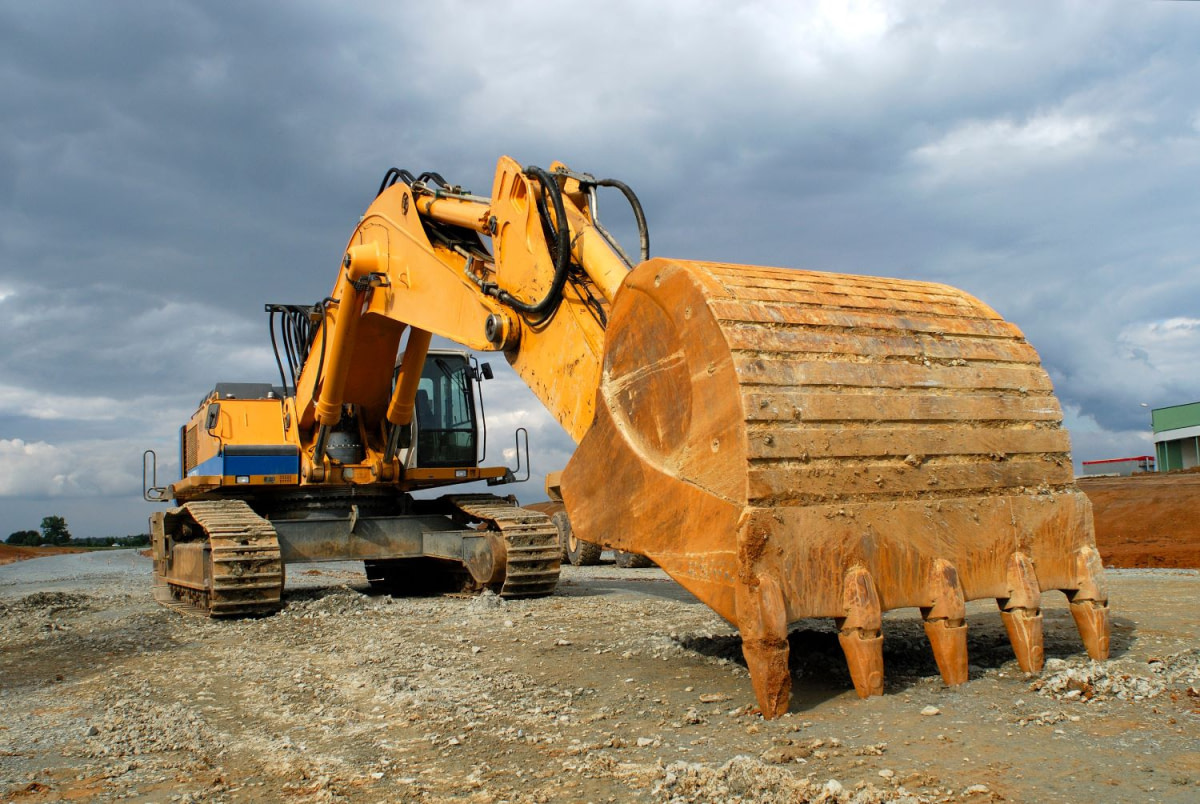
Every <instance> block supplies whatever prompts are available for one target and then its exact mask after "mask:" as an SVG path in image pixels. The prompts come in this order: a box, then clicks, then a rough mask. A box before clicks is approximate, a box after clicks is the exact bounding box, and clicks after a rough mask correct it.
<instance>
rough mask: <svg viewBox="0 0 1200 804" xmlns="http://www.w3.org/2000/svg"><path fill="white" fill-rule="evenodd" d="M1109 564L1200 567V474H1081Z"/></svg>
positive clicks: (1097, 541)
mask: <svg viewBox="0 0 1200 804" xmlns="http://www.w3.org/2000/svg"><path fill="white" fill-rule="evenodd" d="M1079 488H1080V489H1082V490H1083V492H1084V493H1085V494H1087V496H1088V499H1090V500H1091V501H1092V506H1093V508H1094V510H1095V516H1096V546H1097V547H1098V548H1099V549H1100V556H1101V557H1102V558H1103V559H1104V564H1105V566H1113V567H1163V568H1185V569H1195V568H1200V518H1198V517H1197V516H1196V512H1197V511H1200V474H1197V473H1195V472H1172V473H1170V474H1140V475H1133V476H1132V477H1097V478H1080V481H1079Z"/></svg>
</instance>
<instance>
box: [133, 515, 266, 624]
mask: <svg viewBox="0 0 1200 804" xmlns="http://www.w3.org/2000/svg"><path fill="white" fill-rule="evenodd" d="M153 529H154V531H155V533H154V534H153V535H154V598H155V600H157V601H158V602H159V603H162V604H163V605H166V606H168V607H170V608H173V609H175V610H177V611H181V612H186V613H189V614H197V615H201V616H207V617H230V616H245V615H253V614H269V613H271V612H274V611H276V610H278V609H279V607H280V596H281V594H282V592H283V578H284V573H283V561H282V559H281V557H280V552H279V539H278V537H277V536H276V534H275V529H274V528H273V527H271V523H270V522H268V521H267V520H265V519H263V518H262V517H260V516H259V515H258V514H256V513H254V511H253V510H252V509H251V508H250V506H249V505H247V504H246V503H245V502H243V501H241V500H203V501H198V502H190V503H187V504H186V505H183V506H181V507H179V508H175V509H172V510H170V511H166V512H164V513H163V514H161V515H160V516H156V517H155V518H154V520H153Z"/></svg>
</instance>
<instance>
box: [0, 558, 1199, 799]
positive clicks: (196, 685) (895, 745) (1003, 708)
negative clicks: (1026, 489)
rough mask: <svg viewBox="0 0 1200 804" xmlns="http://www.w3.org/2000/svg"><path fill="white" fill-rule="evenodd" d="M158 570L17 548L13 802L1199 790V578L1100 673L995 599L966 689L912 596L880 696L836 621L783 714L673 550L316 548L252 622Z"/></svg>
mask: <svg viewBox="0 0 1200 804" xmlns="http://www.w3.org/2000/svg"><path fill="white" fill-rule="evenodd" d="M149 573H150V569H149V561H148V560H147V559H145V558H142V557H140V556H138V555H137V554H136V553H135V552H133V551H113V552H105V553H90V554H80V555H69V556H54V557H49V558H42V559H36V560H32V561H25V562H20V563H18V564H13V565H8V566H4V567H0V711H2V712H3V717H2V718H0V797H2V798H0V800H2V801H14V802H42V801H58V800H72V799H74V800H100V801H111V800H118V799H122V800H123V799H128V800H134V801H297V802H299V801H364V802H365V801H448V800H454V801H468V802H504V801H508V802H549V801H580V802H585V801H593V802H607V801H619V802H624V801H646V802H708V801H767V802H772V801H780V802H782V801H788V802H794V801H827V802H834V801H838V802H845V801H854V802H877V801H879V802H882V801H888V802H891V801H904V802H941V801H971V802H985V801H1003V800H1008V801H1035V800H1036V801H1080V800H1094V801H1179V802H1184V801H1187V802H1191V801H1196V800H1197V799H1200V759H1198V756H1200V755H1198V752H1197V746H1198V745H1200V650H1198V649H1197V646H1198V645H1200V639H1198V637H1200V633H1198V630H1200V623H1198V622H1197V618H1196V608H1195V601H1196V600H1197V599H1200V595H1198V593H1200V573H1197V572H1195V571H1180V570H1175V571H1170V570H1158V571H1145V570H1132V571H1116V572H1113V573H1112V574H1111V575H1110V586H1111V588H1112V594H1113V607H1114V613H1115V615H1116V618H1115V623H1114V633H1113V646H1114V659H1113V660H1111V661H1109V662H1106V663H1103V664H1094V663H1092V662H1090V661H1088V660H1087V657H1086V654H1084V653H1083V651H1082V648H1081V646H1080V644H1079V640H1078V636H1077V634H1076V633H1075V630H1074V626H1073V624H1072V622H1071V619H1070V616H1069V614H1068V613H1067V610H1066V607H1065V603H1063V602H1062V601H1061V596H1057V595H1049V596H1048V597H1047V601H1046V602H1047V604H1048V606H1051V607H1050V608H1048V609H1047V611H1046V634H1047V645H1046V654H1047V657H1048V661H1047V666H1046V670H1045V672H1043V673H1042V675H1041V676H1040V677H1039V678H1027V677H1025V676H1024V675H1023V674H1022V673H1021V672H1020V670H1019V669H1018V668H1017V666H1016V663H1015V661H1013V660H1012V653H1011V649H1010V648H1009V647H1008V645H1007V641H1006V640H1005V637H1004V634H1003V627H1002V625H1001V623H1000V618H999V616H998V614H997V613H996V610H995V606H994V604H993V605H984V604H983V603H979V602H977V603H973V604H971V606H970V607H969V616H970V619H971V626H972V630H971V639H970V645H971V655H972V667H971V680H970V681H969V682H968V683H967V684H966V685H964V686H963V687H961V688H958V689H947V688H945V687H944V686H943V685H942V684H941V682H940V680H939V678H938V676H937V671H936V668H935V666H934V663H933V659H932V657H931V656H930V654H929V651H928V648H927V646H926V644H925V642H924V636H923V634H922V631H921V624H920V620H919V618H918V617H917V616H916V613H915V612H891V613H889V614H888V615H887V617H886V620H885V628H886V635H887V636H886V648H885V659H886V661H887V669H888V683H887V694H886V695H885V696H883V697H881V698H872V699H869V700H866V701H861V700H859V699H858V698H857V697H856V696H855V695H854V693H853V691H852V689H851V687H850V682H849V677H848V674H847V672H846V669H845V665H844V662H843V661H842V658H841V655H840V650H839V648H838V645H837V640H836V636H835V632H834V630H833V627H832V624H831V623H828V622H816V621H813V622H805V623H801V624H800V625H799V626H798V627H797V629H796V631H795V632H794V633H793V635H792V638H791V641H792V655H793V673H794V677H795V689H794V694H793V703H792V710H791V712H789V713H788V715H786V716H785V717H783V718H780V719H778V720H775V721H771V722H765V721H763V720H762V719H761V718H760V717H758V716H757V715H756V714H754V713H753V711H752V704H753V695H752V692H751V690H750V683H749V677H748V674H747V672H746V669H745V667H744V665H743V663H742V661H741V656H740V643H739V640H738V638H737V636H736V633H735V632H734V631H733V630H732V629H731V628H730V627H729V626H728V625H727V624H725V623H724V622H723V621H721V620H720V619H719V618H718V617H716V615H714V614H713V613H712V612H711V611H710V610H709V609H707V608H706V607H704V606H702V605H700V604H699V603H697V602H696V601H695V600H694V599H693V598H691V596H690V595H688V594H687V593H686V592H685V591H683V590H682V589H681V588H680V587H678V586H676V585H675V584H674V583H672V582H671V581H669V580H668V579H666V577H665V576H664V575H663V574H662V573H661V572H660V571H658V570H656V569H648V570H617V569H614V568H611V567H599V568H586V569H583V568H566V569H565V570H564V577H563V582H562V583H561V585H560V592H559V594H556V595H555V596H553V597H551V598H546V599H542V600H534V601H504V600H501V599H499V598H497V597H495V596H493V595H485V596H483V597H478V598H468V597H440V598H409V599H401V598H398V599H393V598H391V597H387V596H380V595H368V594H366V586H365V582H364V579H363V576H362V574H361V573H360V572H358V571H357V568H356V567H355V565H351V564H340V565H339V564H323V565H314V566H312V567H304V566H293V567H290V568H289V575H288V589H289V591H288V595H287V599H288V605H287V607H286V608H285V609H284V610H283V611H282V612H280V613H279V614H277V615H275V616H272V617H268V618H263V619H256V620H241V621H232V622H211V621H207V620H201V619H198V618H194V617H185V616H181V615H179V614H176V613H174V612H171V611H168V610H166V609H163V608H160V607H158V606H156V605H155V604H154V603H153V602H151V600H150V597H149Z"/></svg>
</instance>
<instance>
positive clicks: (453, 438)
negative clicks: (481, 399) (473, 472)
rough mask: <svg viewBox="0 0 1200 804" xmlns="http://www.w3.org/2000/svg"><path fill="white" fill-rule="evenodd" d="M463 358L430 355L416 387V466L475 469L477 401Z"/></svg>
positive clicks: (469, 371)
mask: <svg viewBox="0 0 1200 804" xmlns="http://www.w3.org/2000/svg"><path fill="white" fill-rule="evenodd" d="M470 378H471V369H470V366H469V365H468V363H467V360H466V358H465V357H463V356H461V355H438V354H431V355H429V357H427V358H426V360H425V368H424V369H423V370H422V371H421V380H420V382H419V383H418V384H417V398H416V411H415V413H416V419H417V465H418V466H426V467H439V466H474V465H475V455H476V451H475V400H474V397H473V396H472V394H471V379H470Z"/></svg>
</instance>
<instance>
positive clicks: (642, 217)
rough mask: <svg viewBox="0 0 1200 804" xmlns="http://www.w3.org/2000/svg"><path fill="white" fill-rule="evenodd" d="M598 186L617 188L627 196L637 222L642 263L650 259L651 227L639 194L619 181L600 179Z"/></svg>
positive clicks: (626, 198)
mask: <svg viewBox="0 0 1200 804" xmlns="http://www.w3.org/2000/svg"><path fill="white" fill-rule="evenodd" d="M596 186H597V187H615V188H616V189H618V190H620V191H621V194H622V195H623V196H625V200H626V201H628V202H629V206H630V208H631V209H632V210H633V217H634V218H635V219H636V220H637V228H638V246H639V250H640V252H641V262H645V261H646V260H648V259H650V227H649V226H647V225H646V213H645V211H644V210H643V209H642V202H641V201H639V200H638V197H637V194H636V193H634V192H633V188H632V187H630V186H629V185H628V184H626V183H625V182H623V181H618V180H617V179H600V180H598V181H597V182H596Z"/></svg>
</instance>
